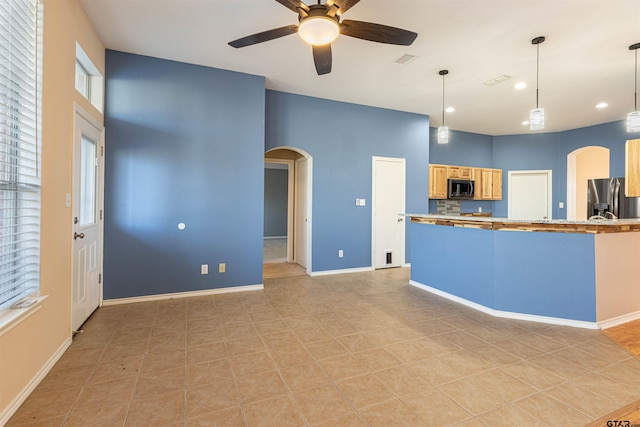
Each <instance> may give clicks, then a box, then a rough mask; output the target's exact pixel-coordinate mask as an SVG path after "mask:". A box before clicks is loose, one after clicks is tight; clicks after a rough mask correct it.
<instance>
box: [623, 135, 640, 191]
mask: <svg viewBox="0 0 640 427" xmlns="http://www.w3.org/2000/svg"><path fill="white" fill-rule="evenodd" d="M624 176H625V180H624V194H625V195H626V196H627V197H640V139H632V140H629V141H627V143H626V145H625V159H624Z"/></svg>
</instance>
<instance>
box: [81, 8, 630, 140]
mask: <svg viewBox="0 0 640 427" xmlns="http://www.w3.org/2000/svg"><path fill="white" fill-rule="evenodd" d="M80 1H81V3H82V5H83V7H84V9H85V11H86V13H87V15H88V16H89V18H90V20H91V22H92V23H93V25H94V26H95V28H96V31H97V32H98V34H99V36H100V37H101V39H102V41H103V42H104V44H105V47H107V48H108V49H114V50H120V51H124V52H131V53H136V54H141V55H148V56H154V57H158V58H165V59H171V60H176V61H183V62H189V63H193V64H200V65H206V66H210V67H216V68H222V69H227V70H234V71H240V72H245V73H250V74H257V75H262V76H265V77H266V82H267V83H266V84H267V88H269V89H274V90H279V91H284V92H290V93H297V94H303V95H309V96H315V97H320V98H326V99H333V100H339V101H345V102H353V103H357V104H364V105H371V106H377V107H383V108H390V109H395V110H401V111H409V112H416V113H421V114H428V115H430V116H431V125H432V126H439V125H440V124H441V121H442V77H441V76H439V75H438V71H439V70H441V69H445V68H446V69H448V70H449V75H448V76H447V77H446V105H447V106H449V105H451V106H454V107H455V108H456V111H455V112H453V113H447V114H446V119H445V120H446V124H447V125H448V126H449V127H450V128H451V129H456V130H463V131H468V132H477V133H482V134H487V135H507V134H521V133H529V132H530V131H529V130H528V126H523V125H522V124H521V123H522V121H523V120H526V119H527V117H528V114H529V110H530V109H531V108H534V107H535V86H536V81H535V79H536V48H535V46H533V45H532V44H531V39H532V38H534V37H536V36H545V37H546V41H545V42H544V43H543V44H541V45H540V83H539V86H540V107H544V109H545V113H546V128H545V130H544V132H554V131H561V130H567V129H574V128H579V127H584V126H590V125H595V124H600V123H606V122H611V121H615V120H621V119H624V117H625V116H626V113H627V112H629V111H632V110H633V106H634V98H633V92H634V58H635V56H634V52H633V51H630V50H629V49H628V47H629V45H631V44H634V43H638V42H640V0H386V1H383V0H361V1H360V3H358V4H356V5H355V6H354V7H353V8H352V9H350V10H348V11H347V12H346V13H344V15H343V16H342V19H351V20H358V21H367V22H375V23H379V24H386V25H390V26H394V27H400V28H404V29H408V30H411V31H415V32H417V33H418V38H417V39H416V41H415V42H414V43H413V45H411V46H392V45H385V44H380V43H373V42H368V41H364V40H360V39H355V38H350V37H346V36H340V37H338V39H337V40H336V41H335V42H334V43H333V45H332V50H333V70H332V72H331V74H327V75H324V76H318V75H317V74H316V71H315V68H314V64H313V58H312V54H311V48H310V47H309V46H308V45H306V44H305V43H304V42H303V41H302V40H301V39H300V38H299V37H298V35H297V34H293V35H289V36H286V37H283V38H280V39H276V40H272V41H269V42H265V43H262V44H257V45H254V46H249V47H245V48H241V49H234V48H232V47H230V46H228V45H227V42H229V41H231V40H235V39H237V38H240V37H243V36H246V35H249V34H254V33H257V32H261V31H265V30H269V29H272V28H276V27H281V26H286V25H291V24H296V23H297V15H296V14H295V13H293V12H292V11H290V10H289V9H287V8H285V7H284V6H282V5H280V4H279V3H277V2H276V1H275V0H80ZM323 2H324V0H323ZM405 53H408V54H412V55H416V56H417V58H416V59H414V60H413V61H411V62H409V63H408V64H406V65H400V64H397V63H395V62H394V61H395V60H396V59H397V58H399V57H400V56H402V55H404V54H405ZM502 74H505V75H508V76H510V77H511V79H509V80H507V81H505V82H503V83H500V84H498V85H496V86H493V87H489V86H486V85H484V84H483V82H485V81H487V80H490V79H492V78H494V77H496V76H499V75H502ZM518 81H525V82H527V83H528V87H527V88H526V89H524V90H522V91H516V90H515V89H514V88H513V86H514V84H515V83H516V82H518ZM601 101H605V102H607V103H608V104H609V107H608V108H606V109H603V110H598V109H596V108H595V105H596V104H597V103H598V102H601ZM338 126H339V125H338Z"/></svg>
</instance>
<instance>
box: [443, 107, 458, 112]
mask: <svg viewBox="0 0 640 427" xmlns="http://www.w3.org/2000/svg"><path fill="white" fill-rule="evenodd" d="M444 111H446V112H447V113H453V112H454V111H456V109H455V108H453V107H447V109H446V110H444Z"/></svg>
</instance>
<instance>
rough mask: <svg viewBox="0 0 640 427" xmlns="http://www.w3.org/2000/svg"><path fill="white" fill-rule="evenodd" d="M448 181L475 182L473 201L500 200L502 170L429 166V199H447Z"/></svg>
mask: <svg viewBox="0 0 640 427" xmlns="http://www.w3.org/2000/svg"><path fill="white" fill-rule="evenodd" d="M448 179H468V180H473V181H475V192H474V197H473V199H474V200H502V169H489V168H475V167H473V166H455V165H437V164H430V165H429V198H430V199H446V198H447V188H448V182H447V180H448Z"/></svg>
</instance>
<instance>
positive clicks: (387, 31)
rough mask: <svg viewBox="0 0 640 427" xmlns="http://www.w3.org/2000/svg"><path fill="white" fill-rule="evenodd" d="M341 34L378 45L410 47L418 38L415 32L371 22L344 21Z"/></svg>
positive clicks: (341, 25)
mask: <svg viewBox="0 0 640 427" xmlns="http://www.w3.org/2000/svg"><path fill="white" fill-rule="evenodd" d="M340 34H344V35H345V36H349V37H355V38H358V39H363V40H369V41H372V42H378V43H387V44H398V45H402V46H409V45H410V44H411V43H413V41H414V40H415V39H416V37H418V34H417V33H414V32H413V31H408V30H403V29H401V28H395V27H389V26H387V25H381V24H372V23H370V22H362V21H350V20H344V21H342V23H341V24H340Z"/></svg>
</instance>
